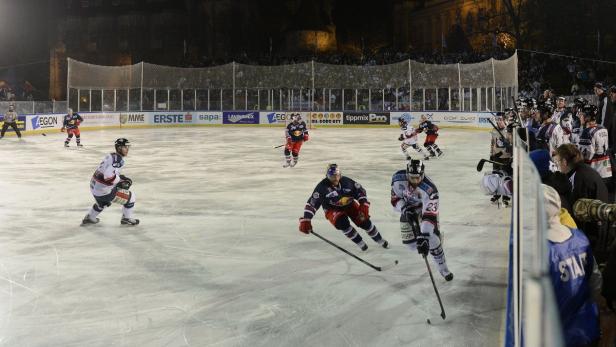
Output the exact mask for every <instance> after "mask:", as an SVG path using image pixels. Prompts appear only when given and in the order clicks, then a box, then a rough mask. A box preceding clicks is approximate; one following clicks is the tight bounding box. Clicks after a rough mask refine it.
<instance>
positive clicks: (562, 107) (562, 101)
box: [552, 96, 568, 124]
mask: <svg viewBox="0 0 616 347" xmlns="http://www.w3.org/2000/svg"><path fill="white" fill-rule="evenodd" d="M566 103H567V99H566V98H565V97H564V96H559V97H558V98H557V99H556V108H555V109H554V112H552V123H554V124H558V122H559V121H560V117H561V116H562V115H563V114H565V113H567V111H568V110H567V104H566Z"/></svg>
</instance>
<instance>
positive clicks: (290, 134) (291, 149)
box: [282, 113, 310, 167]
mask: <svg viewBox="0 0 616 347" xmlns="http://www.w3.org/2000/svg"><path fill="white" fill-rule="evenodd" d="M291 120H292V121H291V123H289V125H287V130H286V138H287V143H286V145H285V147H284V156H285V159H286V162H285V163H284V165H283V166H282V167H294V166H295V165H296V164H297V161H298V160H299V150H300V149H301V148H302V144H304V142H305V141H308V140H309V139H310V136H309V135H308V127H307V126H306V122H304V121H303V120H302V117H301V115H300V114H299V113H298V114H295V115H293V114H292V115H291Z"/></svg>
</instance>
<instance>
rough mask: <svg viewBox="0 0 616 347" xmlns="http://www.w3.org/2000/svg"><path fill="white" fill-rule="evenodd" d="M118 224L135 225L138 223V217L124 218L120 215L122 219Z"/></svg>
mask: <svg viewBox="0 0 616 347" xmlns="http://www.w3.org/2000/svg"><path fill="white" fill-rule="evenodd" d="M120 224H122V225H137V224H139V219H135V218H124V217H122V220H121V221H120Z"/></svg>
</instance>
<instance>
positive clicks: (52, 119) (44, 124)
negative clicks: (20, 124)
mask: <svg viewBox="0 0 616 347" xmlns="http://www.w3.org/2000/svg"><path fill="white" fill-rule="evenodd" d="M31 121H32V129H34V130H36V129H38V128H53V127H55V126H56V125H58V117H57V116H35V117H34V118H32V119H31Z"/></svg>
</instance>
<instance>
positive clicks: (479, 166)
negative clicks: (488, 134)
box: [477, 159, 486, 172]
mask: <svg viewBox="0 0 616 347" xmlns="http://www.w3.org/2000/svg"><path fill="white" fill-rule="evenodd" d="M485 163H486V160H485V159H481V160H480V161H479V163H477V172H481V171H483V164H485Z"/></svg>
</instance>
